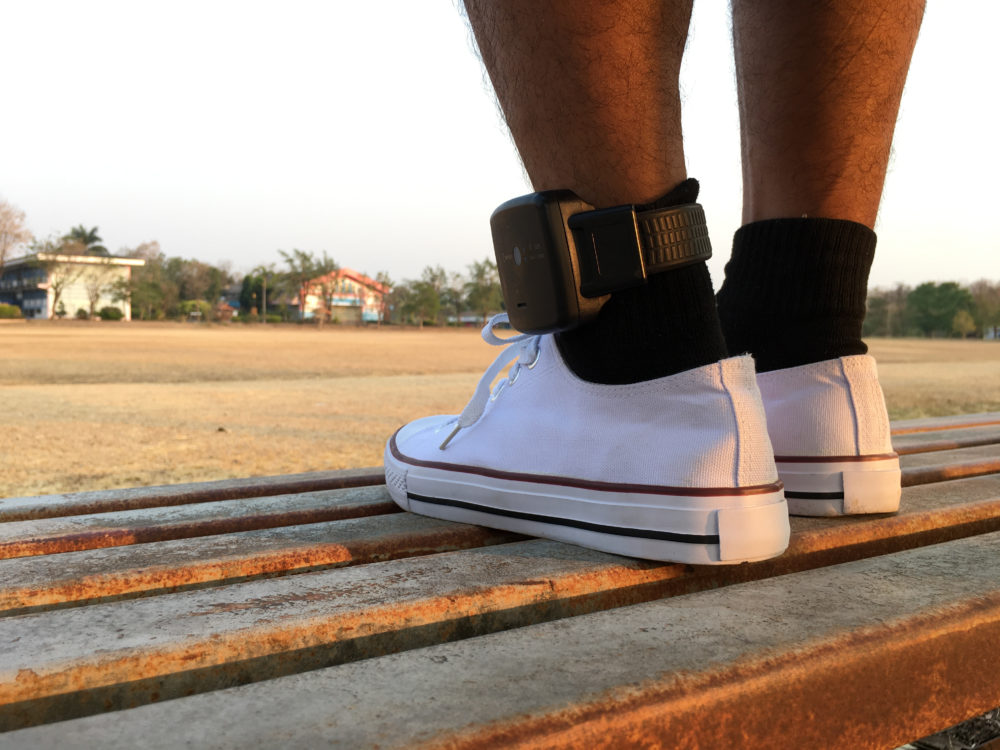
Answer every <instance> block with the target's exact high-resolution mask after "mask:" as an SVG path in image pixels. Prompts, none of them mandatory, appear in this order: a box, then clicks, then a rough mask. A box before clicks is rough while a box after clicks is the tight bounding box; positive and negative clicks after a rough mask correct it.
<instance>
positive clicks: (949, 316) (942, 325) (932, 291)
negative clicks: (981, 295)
mask: <svg viewBox="0 0 1000 750" xmlns="http://www.w3.org/2000/svg"><path fill="white" fill-rule="evenodd" d="M906 305H907V308H908V312H909V313H910V314H911V315H912V316H913V322H914V324H915V325H916V327H917V328H918V329H919V330H920V332H921V333H923V334H924V335H925V336H939V335H941V336H947V335H948V334H950V333H951V332H952V322H953V321H954V319H955V315H956V313H958V311H959V310H966V311H968V310H971V309H972V295H971V294H969V292H968V290H966V289H963V288H962V287H960V286H959V285H958V284H956V283H955V282H954V281H946V282H944V283H943V284H935V283H934V282H933V281H928V282H926V283H923V284H921V285H920V286H918V287H917V288H916V289H914V290H913V291H912V292H910V294H909V295H908V296H907V298H906Z"/></svg>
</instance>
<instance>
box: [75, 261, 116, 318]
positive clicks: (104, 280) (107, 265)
mask: <svg viewBox="0 0 1000 750" xmlns="http://www.w3.org/2000/svg"><path fill="white" fill-rule="evenodd" d="M114 270H115V269H114V266H112V265H111V262H110V259H103V260H102V262H101V263H99V264H97V265H95V266H88V267H87V270H86V272H85V273H84V280H83V286H84V288H85V289H86V290H87V303H88V304H89V306H90V309H89V310H88V312H87V315H88V317H89V318H90V319H91V320H93V319H94V315H95V313H96V312H97V304H98V303H99V302H100V301H101V295H102V294H104V293H105V292H107V291H109V290H112V291H113V287H111V286H109V280H110V277H111V275H112V274H113V273H114Z"/></svg>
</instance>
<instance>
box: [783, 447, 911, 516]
mask: <svg viewBox="0 0 1000 750" xmlns="http://www.w3.org/2000/svg"><path fill="white" fill-rule="evenodd" d="M775 464H776V465H777V467H778V476H779V477H781V481H782V482H784V484H785V499H786V500H787V501H788V512H789V513H791V514H792V515H793V516H853V515H862V514H866V513H895V512H896V511H897V510H899V498H900V495H901V492H902V490H901V489H900V479H901V474H900V470H899V457H898V456H896V455H895V454H891V455H890V454H886V455H880V456H838V457H836V458H817V457H812V456H777V457H775Z"/></svg>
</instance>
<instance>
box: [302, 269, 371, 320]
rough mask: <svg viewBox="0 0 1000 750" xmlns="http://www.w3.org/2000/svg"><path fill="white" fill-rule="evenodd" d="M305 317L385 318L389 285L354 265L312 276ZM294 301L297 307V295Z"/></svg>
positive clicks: (303, 310)
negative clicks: (357, 269)
mask: <svg viewBox="0 0 1000 750" xmlns="http://www.w3.org/2000/svg"><path fill="white" fill-rule="evenodd" d="M306 290H307V291H306V294H305V305H304V306H303V308H302V314H303V317H305V318H315V317H317V316H324V317H325V319H326V320H328V321H335V322H338V323H345V324H348V325H352V324H353V325H361V324H362V323H379V322H381V321H382V320H384V316H385V309H386V307H385V305H386V295H388V293H389V287H387V286H386V285H385V284H383V283H381V282H379V281H376V280H375V279H373V278H371V277H370V276H366V275H365V274H363V273H359V272H358V271H355V270H354V269H352V268H341V269H340V270H338V271H334V272H333V273H329V274H327V275H326V276H320V277H319V278H317V279H313V280H312V281H310V282H309V284H308V285H307V287H306ZM292 304H293V305H295V306H296V307H298V305H299V299H298V297H297V296H296V298H295V299H293V300H292Z"/></svg>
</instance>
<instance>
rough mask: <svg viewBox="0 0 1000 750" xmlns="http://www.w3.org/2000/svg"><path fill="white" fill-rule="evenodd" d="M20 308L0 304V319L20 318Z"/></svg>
mask: <svg viewBox="0 0 1000 750" xmlns="http://www.w3.org/2000/svg"><path fill="white" fill-rule="evenodd" d="M20 317H21V308H20V307H18V306H17V305H7V304H5V303H3V302H0V318H20Z"/></svg>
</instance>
